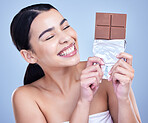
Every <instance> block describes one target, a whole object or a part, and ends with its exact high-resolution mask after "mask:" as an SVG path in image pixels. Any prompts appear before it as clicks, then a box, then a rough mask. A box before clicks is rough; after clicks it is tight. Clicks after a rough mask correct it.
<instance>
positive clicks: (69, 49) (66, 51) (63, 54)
mask: <svg viewBox="0 0 148 123" xmlns="http://www.w3.org/2000/svg"><path fill="white" fill-rule="evenodd" d="M73 51H74V46H72V47H70V48H68V49H67V50H65V51H63V52H62V53H61V54H60V55H61V56H66V55H67V54H69V53H71V52H73Z"/></svg>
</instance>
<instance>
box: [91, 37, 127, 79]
mask: <svg viewBox="0 0 148 123" xmlns="http://www.w3.org/2000/svg"><path fill="white" fill-rule="evenodd" d="M125 43H126V41H125V40H121V39H117V40H94V44H93V53H94V55H95V56H97V57H100V58H102V59H103V60H104V63H105V65H103V66H102V69H103V72H104V76H103V79H108V78H109V74H108V72H109V71H110V69H111V68H112V66H113V65H114V64H115V63H116V62H117V60H118V59H117V58H116V56H117V55H118V54H119V53H121V52H124V51H125Z"/></svg>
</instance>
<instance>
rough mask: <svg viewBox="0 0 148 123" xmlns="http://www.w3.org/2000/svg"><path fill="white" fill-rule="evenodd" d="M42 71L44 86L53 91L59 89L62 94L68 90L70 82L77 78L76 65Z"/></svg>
mask: <svg viewBox="0 0 148 123" xmlns="http://www.w3.org/2000/svg"><path fill="white" fill-rule="evenodd" d="M44 72H45V77H44V82H45V85H46V87H50V89H52V90H54V91H55V90H56V91H60V92H61V93H62V94H64V93H66V92H68V91H69V90H70V88H71V86H72V84H73V83H75V82H76V81H77V80H79V74H78V70H77V67H76V65H75V66H70V67H64V68H49V69H46V70H45V71H44Z"/></svg>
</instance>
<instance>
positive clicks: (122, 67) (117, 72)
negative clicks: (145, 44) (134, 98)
mask: <svg viewBox="0 0 148 123" xmlns="http://www.w3.org/2000/svg"><path fill="white" fill-rule="evenodd" d="M117 58H119V60H118V61H117V63H116V64H115V65H114V66H113V67H112V69H111V70H110V72H109V74H110V78H109V79H108V80H109V81H112V82H113V86H114V91H115V93H116V96H117V98H118V99H128V97H129V91H130V87H131V83H132V80H133V78H134V69H133V68H132V60H133V57H132V56H131V55H130V54H127V53H124V52H123V53H120V54H119V55H118V56H117ZM123 59H126V61H124V60H123Z"/></svg>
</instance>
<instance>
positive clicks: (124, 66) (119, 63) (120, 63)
mask: <svg viewBox="0 0 148 123" xmlns="http://www.w3.org/2000/svg"><path fill="white" fill-rule="evenodd" d="M117 66H120V67H123V68H125V69H127V70H129V71H131V72H134V69H133V68H132V66H131V65H129V64H128V63H127V62H125V61H124V60H123V59H119V60H118V61H117V62H116V63H115V64H114V66H113V67H112V68H111V70H110V71H109V74H111V73H112V72H113V71H114V69H115V68H116V67H117Z"/></svg>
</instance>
